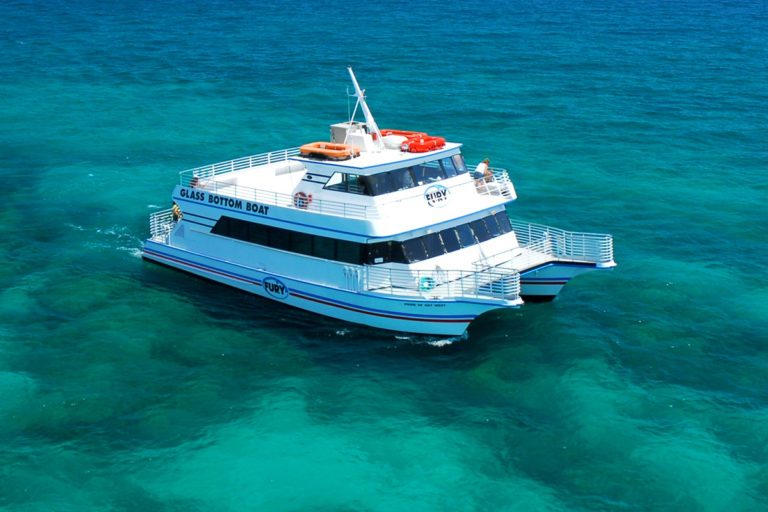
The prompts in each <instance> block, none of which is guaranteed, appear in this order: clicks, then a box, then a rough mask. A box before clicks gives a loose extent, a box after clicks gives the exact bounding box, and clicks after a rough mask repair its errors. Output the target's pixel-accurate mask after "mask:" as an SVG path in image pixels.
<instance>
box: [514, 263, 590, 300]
mask: <svg viewBox="0 0 768 512" xmlns="http://www.w3.org/2000/svg"><path fill="white" fill-rule="evenodd" d="M597 268H599V267H598V266H597V265H596V264H595V263H581V262H549V263H545V264H543V265H540V266H538V267H535V268H532V269H530V270H526V271H523V272H520V296H521V297H522V299H523V300H524V301H525V302H547V301H551V300H553V299H554V298H555V297H556V296H557V294H558V293H560V290H562V289H563V286H565V285H566V284H568V281H570V280H571V279H572V278H574V277H575V276H577V275H579V274H583V273H584V272H589V271H590V270H595V269H597Z"/></svg>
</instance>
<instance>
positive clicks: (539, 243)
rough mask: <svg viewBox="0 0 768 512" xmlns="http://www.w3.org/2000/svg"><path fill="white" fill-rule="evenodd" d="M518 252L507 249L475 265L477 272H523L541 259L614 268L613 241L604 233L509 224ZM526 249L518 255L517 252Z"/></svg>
mask: <svg viewBox="0 0 768 512" xmlns="http://www.w3.org/2000/svg"><path fill="white" fill-rule="evenodd" d="M510 223H511V224H512V229H513V230H514V232H515V234H516V235H517V240H518V242H519V244H520V246H519V248H512V249H506V250H504V251H502V252H500V253H497V254H494V255H491V256H488V257H486V258H483V259H482V260H478V261H476V262H474V267H475V268H476V269H484V268H498V267H505V268H506V267H508V266H511V265H514V268H515V269H516V270H524V269H526V268H528V267H530V266H532V265H535V264H538V263H543V262H544V261H545V259H542V256H544V257H547V258H550V259H554V260H561V261H562V260H567V261H574V262H588V263H594V264H595V265H597V266H598V267H613V266H614V265H615V263H614V261H613V237H612V236H611V235H608V234H603V233H582V232H576V231H565V230H563V229H559V228H553V227H551V226H545V225H543V224H531V223H528V222H522V221H519V220H510ZM520 248H522V249H525V251H522V252H521V251H520V250H519V249H520Z"/></svg>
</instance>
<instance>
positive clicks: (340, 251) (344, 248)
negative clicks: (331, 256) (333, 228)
mask: <svg viewBox="0 0 768 512" xmlns="http://www.w3.org/2000/svg"><path fill="white" fill-rule="evenodd" d="M336 260H338V261H343V262H345V263H354V264H355V265H360V264H361V263H362V261H361V258H360V244H358V243H357V242H348V241H346V240H336Z"/></svg>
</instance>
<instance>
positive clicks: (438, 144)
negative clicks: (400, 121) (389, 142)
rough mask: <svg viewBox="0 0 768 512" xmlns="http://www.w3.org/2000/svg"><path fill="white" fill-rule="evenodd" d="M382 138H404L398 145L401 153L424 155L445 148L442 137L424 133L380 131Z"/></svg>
mask: <svg viewBox="0 0 768 512" xmlns="http://www.w3.org/2000/svg"><path fill="white" fill-rule="evenodd" d="M381 134H382V135H383V136H385V137H386V136H388V135H398V136H400V137H405V139H406V140H405V141H404V142H403V143H402V144H400V150H401V151H407V152H409V153H426V152H427V151H433V150H435V149H440V148H442V147H443V146H445V138H444V137H436V136H434V135H427V134H426V133H424V132H410V131H406V130H381Z"/></svg>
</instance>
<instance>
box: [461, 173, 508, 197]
mask: <svg viewBox="0 0 768 512" xmlns="http://www.w3.org/2000/svg"><path fill="white" fill-rule="evenodd" d="M469 169H470V172H471V173H472V174H474V172H475V169H477V166H475V167H471V168H469ZM490 171H491V176H489V177H487V178H485V177H483V178H477V179H475V188H476V189H477V192H478V194H483V195H491V196H499V195H500V196H504V197H505V198H507V199H511V198H512V180H510V179H509V174H507V171H506V170H505V169H490Z"/></svg>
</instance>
